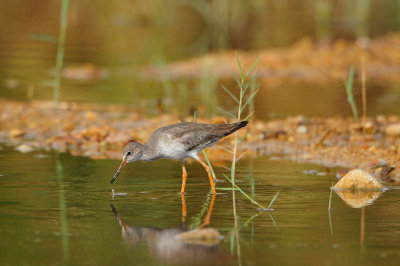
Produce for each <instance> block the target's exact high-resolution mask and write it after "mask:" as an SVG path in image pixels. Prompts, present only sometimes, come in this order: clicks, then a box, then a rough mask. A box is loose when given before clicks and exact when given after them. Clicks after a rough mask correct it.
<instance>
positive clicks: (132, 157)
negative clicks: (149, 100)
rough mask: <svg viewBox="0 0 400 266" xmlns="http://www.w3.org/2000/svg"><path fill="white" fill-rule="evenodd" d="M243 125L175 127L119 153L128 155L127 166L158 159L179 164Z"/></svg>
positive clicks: (197, 124) (179, 124)
mask: <svg viewBox="0 0 400 266" xmlns="http://www.w3.org/2000/svg"><path fill="white" fill-rule="evenodd" d="M246 125H247V121H242V122H238V123H229V124H200V123H178V124H173V125H169V126H165V127H161V128H159V129H157V130H156V131H154V132H153V134H151V136H150V138H149V140H148V142H147V143H146V144H140V143H137V142H131V143H129V144H128V145H127V146H126V147H125V149H124V151H123V159H124V158H125V157H124V156H127V152H128V151H130V152H131V153H130V154H129V156H128V157H126V158H127V159H128V161H129V162H132V161H136V160H144V161H154V160H157V159H159V158H169V159H175V160H181V161H183V160H184V159H186V158H188V157H191V158H195V159H198V156H197V154H198V153H199V152H200V151H201V150H203V149H205V148H207V147H210V146H212V145H214V144H216V143H217V142H218V141H219V140H220V139H221V138H223V137H225V136H228V135H229V134H232V133H233V132H235V131H236V130H238V129H240V128H242V127H244V126H246Z"/></svg>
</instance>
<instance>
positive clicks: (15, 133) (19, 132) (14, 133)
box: [9, 129, 26, 138]
mask: <svg viewBox="0 0 400 266" xmlns="http://www.w3.org/2000/svg"><path fill="white" fill-rule="evenodd" d="M25 134H26V131H25V130H22V129H12V130H10V134H9V136H10V138H20V137H23V136H24V135H25Z"/></svg>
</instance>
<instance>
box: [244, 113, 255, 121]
mask: <svg viewBox="0 0 400 266" xmlns="http://www.w3.org/2000/svg"><path fill="white" fill-rule="evenodd" d="M253 114H254V112H251V113H250V114H248V115H247V116H246V117H245V118H243V120H244V121H247V120H248V119H249V118H250V117H251V116H252V115H253Z"/></svg>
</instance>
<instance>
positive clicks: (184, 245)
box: [111, 197, 233, 265]
mask: <svg viewBox="0 0 400 266" xmlns="http://www.w3.org/2000/svg"><path fill="white" fill-rule="evenodd" d="M182 203H183V206H182V207H183V208H182V211H183V212H182V218H183V219H182V220H184V217H185V216H186V204H185V199H184V197H182ZM211 203H213V200H212V202H211ZM111 209H112V211H113V213H114V215H115V217H116V218H117V220H118V222H119V224H120V226H121V229H122V231H121V233H122V239H123V240H124V242H125V243H126V244H127V245H129V246H137V245H141V244H144V245H146V246H147V247H148V249H149V251H150V253H151V254H152V255H155V256H156V257H157V258H159V259H160V260H162V261H165V262H172V263H178V264H184V265H189V264H197V265H205V264H208V265H217V264H221V263H227V262H228V263H229V262H232V261H233V259H232V257H231V256H230V255H228V254H227V253H225V252H223V251H222V250H220V249H219V242H220V240H221V235H220V234H219V232H218V230H216V229H214V228H210V227H207V228H204V226H205V225H207V224H209V219H210V215H211V212H210V210H212V204H210V208H209V212H208V214H207V216H206V218H205V221H204V222H203V223H202V225H201V226H199V227H198V228H196V229H194V230H188V229H187V228H185V226H184V224H183V223H182V225H180V226H177V227H174V228H167V229H159V228H154V227H135V226H132V225H127V224H126V223H125V222H124V220H123V219H122V217H121V216H120V215H119V214H118V212H117V209H116V208H115V207H114V206H113V205H112V204H111Z"/></svg>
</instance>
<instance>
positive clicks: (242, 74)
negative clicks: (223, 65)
mask: <svg viewBox="0 0 400 266" xmlns="http://www.w3.org/2000/svg"><path fill="white" fill-rule="evenodd" d="M236 61H237V64H238V67H239V72H240V77H241V78H242V83H243V80H244V79H243V77H244V73H243V68H242V65H241V64H240V60H239V54H238V52H237V51H236Z"/></svg>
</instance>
